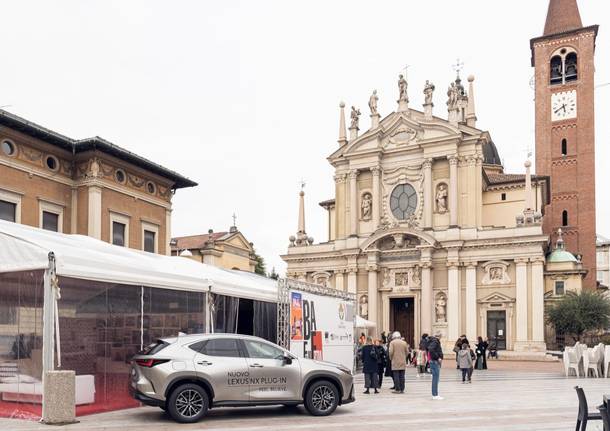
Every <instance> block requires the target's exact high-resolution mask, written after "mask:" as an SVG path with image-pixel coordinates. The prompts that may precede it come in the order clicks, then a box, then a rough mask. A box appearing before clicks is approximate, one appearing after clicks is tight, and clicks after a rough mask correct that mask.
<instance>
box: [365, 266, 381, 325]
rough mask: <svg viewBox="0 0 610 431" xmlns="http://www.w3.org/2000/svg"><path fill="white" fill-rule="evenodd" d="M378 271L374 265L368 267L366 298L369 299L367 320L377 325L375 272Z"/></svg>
mask: <svg viewBox="0 0 610 431" xmlns="http://www.w3.org/2000/svg"><path fill="white" fill-rule="evenodd" d="M378 270H379V268H378V266H377V265H376V264H372V265H369V266H368V272H369V283H368V292H367V296H368V298H369V303H368V309H369V315H368V317H367V318H368V320H370V321H372V322H375V323H377V325H379V322H378V321H377V271H378Z"/></svg>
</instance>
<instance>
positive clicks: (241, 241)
mask: <svg viewBox="0 0 610 431" xmlns="http://www.w3.org/2000/svg"><path fill="white" fill-rule="evenodd" d="M226 243H227V244H230V245H232V246H234V247H239V248H243V249H246V250H250V251H253V250H252V246H251V245H250V243H249V242H248V240H247V239H246V237H245V236H243V234H242V233H241V232H237V233H235V234H233V236H231V237H229V238H228V239H227V240H226Z"/></svg>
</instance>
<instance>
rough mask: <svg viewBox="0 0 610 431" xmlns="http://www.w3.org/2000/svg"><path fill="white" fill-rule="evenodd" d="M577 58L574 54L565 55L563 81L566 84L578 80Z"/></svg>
mask: <svg viewBox="0 0 610 431" xmlns="http://www.w3.org/2000/svg"><path fill="white" fill-rule="evenodd" d="M577 66H578V65H577V57H576V53H575V52H571V53H569V54H568V55H566V58H565V80H566V82H570V81H576V80H577V79H578V67H577Z"/></svg>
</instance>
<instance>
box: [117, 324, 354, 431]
mask: <svg viewBox="0 0 610 431" xmlns="http://www.w3.org/2000/svg"><path fill="white" fill-rule="evenodd" d="M129 388H130V392H131V394H132V396H133V397H134V398H135V399H137V400H139V401H141V402H143V403H144V404H148V405H152V406H157V407H161V408H162V409H164V410H166V411H167V412H168V413H169V414H170V415H171V416H172V418H173V419H174V420H176V421H178V422H196V421H198V420H199V419H201V418H202V417H203V416H204V415H205V414H206V412H207V411H208V409H209V408H213V407H223V406H230V407H237V406H252V405H271V404H284V405H297V404H304V405H305V407H306V408H307V410H308V411H309V413H311V414H312V415H314V416H326V415H330V414H331V413H332V412H334V411H335V409H336V408H337V406H338V405H339V404H347V403H350V402H353V401H354V384H353V377H352V373H351V371H350V370H349V369H347V368H345V367H343V366H341V365H337V364H333V363H329V362H321V361H315V360H311V359H303V358H297V357H295V356H294V355H293V354H291V353H290V352H289V351H287V350H284V349H282V348H281V347H279V346H277V345H275V344H273V343H270V342H268V341H266V340H263V339H261V338H257V337H250V336H246V335H234V334H199V335H185V336H181V337H177V338H165V339H160V340H158V341H156V342H155V343H153V344H151V345H150V346H148V347H147V348H146V349H144V350H143V351H142V352H141V353H140V354H138V355H136V356H135V357H134V358H133V361H132V369H131V382H130V386H129Z"/></svg>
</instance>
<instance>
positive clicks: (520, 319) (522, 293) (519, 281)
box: [515, 259, 528, 350]
mask: <svg viewBox="0 0 610 431" xmlns="http://www.w3.org/2000/svg"><path fill="white" fill-rule="evenodd" d="M515 265H516V267H517V274H516V294H515V302H516V305H515V308H516V316H515V317H516V321H517V322H516V323H517V334H516V337H515V338H516V340H515V344H516V345H515V350H519V348H520V346H522V345H523V344H526V343H527V314H528V313H527V308H528V307H527V260H526V259H515Z"/></svg>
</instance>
